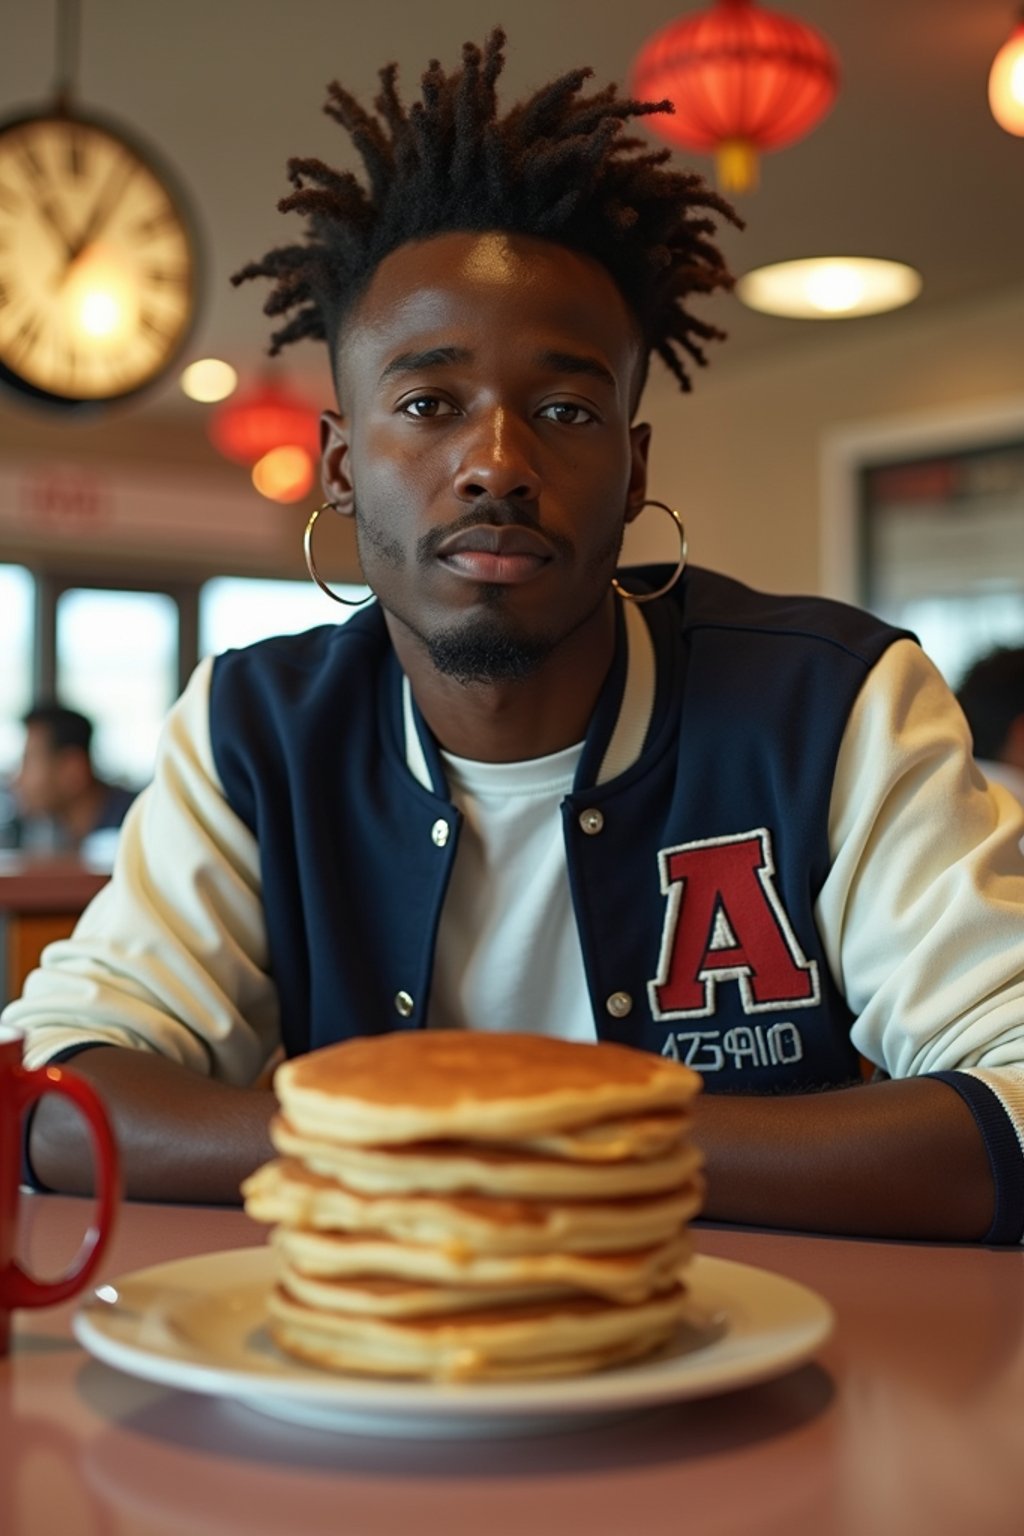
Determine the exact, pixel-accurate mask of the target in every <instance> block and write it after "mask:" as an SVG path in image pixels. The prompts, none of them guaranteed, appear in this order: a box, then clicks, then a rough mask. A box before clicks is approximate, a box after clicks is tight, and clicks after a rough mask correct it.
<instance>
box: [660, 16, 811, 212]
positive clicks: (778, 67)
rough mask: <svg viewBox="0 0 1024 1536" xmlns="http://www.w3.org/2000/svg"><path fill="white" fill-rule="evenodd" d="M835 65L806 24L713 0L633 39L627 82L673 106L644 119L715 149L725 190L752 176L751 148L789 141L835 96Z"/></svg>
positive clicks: (674, 139) (742, 185) (742, 187)
mask: <svg viewBox="0 0 1024 1536" xmlns="http://www.w3.org/2000/svg"><path fill="white" fill-rule="evenodd" d="M838 82H839V65H838V61H837V59H836V55H835V53H834V52H833V50H832V47H831V45H830V44H829V43H828V42H826V40H825V38H823V37H822V36H821V34H820V33H819V32H816V31H815V30H814V28H813V27H809V26H807V25H806V24H805V23H804V22H802V21H797V20H796V19H795V18H794V17H792V16H784V15H782V14H781V13H780V12H778V11H770V10H767V9H765V8H764V7H762V6H758V5H756V4H755V3H754V0H716V3H715V4H714V5H713V6H712V7H711V8H710V9H709V10H706V11H696V12H692V13H690V14H688V15H686V16H680V17H678V18H677V19H676V20H675V21H673V22H670V23H669V25H668V26H667V27H664V28H663V29H662V30H661V31H660V32H656V33H655V34H654V36H653V37H651V38H649V39H648V40H647V42H646V43H645V44H644V46H643V47H642V48H641V50H640V53H639V54H638V56H637V59H636V63H635V64H634V67H633V80H632V88H633V92H634V94H635V95H636V96H639V97H641V98H643V99H644V100H646V101H660V100H662V99H663V98H665V97H668V99H669V100H670V101H671V102H672V103H673V105H674V107H675V112H674V113H673V114H672V115H671V116H669V115H668V114H659V115H658V116H655V117H649V118H646V119H645V122H646V125H647V127H648V128H649V129H650V130H651V132H652V133H656V134H658V135H659V136H660V137H662V138H664V139H667V140H668V142H669V143H670V144H672V145H673V146H675V147H678V148H684V149H690V150H698V151H700V152H701V153H704V154H709V153H713V154H714V155H715V159H716V180H717V182H718V186H719V188H720V190H721V191H723V192H749V191H751V190H753V188H754V187H756V185H757V176H758V154H759V153H760V152H761V151H763V150H769V149H781V148H783V147H784V146H785V145H787V144H793V143H795V142H796V140H797V139H800V138H802V137H803V136H804V134H806V133H809V132H810V130H811V129H812V128H813V127H814V126H815V125H816V124H817V123H818V122H820V121H821V119H822V118H823V117H824V115H825V113H826V112H827V111H828V110H829V108H830V107H831V105H832V103H833V101H834V100H835V97H836V92H837V90H838Z"/></svg>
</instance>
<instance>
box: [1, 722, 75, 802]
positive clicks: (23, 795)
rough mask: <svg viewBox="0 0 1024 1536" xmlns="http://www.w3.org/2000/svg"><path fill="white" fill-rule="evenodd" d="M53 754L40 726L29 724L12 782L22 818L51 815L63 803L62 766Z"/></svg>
mask: <svg viewBox="0 0 1024 1536" xmlns="http://www.w3.org/2000/svg"><path fill="white" fill-rule="evenodd" d="M62 757H63V754H62V753H60V752H55V751H54V748H53V745H52V743H51V741H50V733H49V731H48V730H47V729H46V727H45V726H44V725H29V726H27V727H26V730H25V745H24V748H23V750H22V756H21V766H20V768H19V770H18V774H17V777H16V778H15V780H14V786H13V787H14V795H15V798H16V800H17V802H18V806H19V809H20V810H21V812H22V814H23V815H25V816H52V815H54V814H56V813H57V812H58V811H59V810H60V809H61V807H62V806H63V804H64V799H65V794H66V786H65V782H64V780H65V777H66V774H65V764H64V763H63V762H62Z"/></svg>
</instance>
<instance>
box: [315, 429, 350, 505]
mask: <svg viewBox="0 0 1024 1536" xmlns="http://www.w3.org/2000/svg"><path fill="white" fill-rule="evenodd" d="M349 466H350V459H349V445H348V422H347V421H346V419H345V417H344V416H339V415H338V413H337V411H324V412H322V414H321V416H320V483H321V485H322V486H323V489H324V496H325V498H326V499H327V500H328V501H329V502H330V503H331V505H332V506H333V507H334V510H335V511H336V512H340V513H341V514H342V515H343V516H344V517H351V516H352V514H353V512H354V511H355V488H354V486H353V484H352V477H351V472H350V467H349Z"/></svg>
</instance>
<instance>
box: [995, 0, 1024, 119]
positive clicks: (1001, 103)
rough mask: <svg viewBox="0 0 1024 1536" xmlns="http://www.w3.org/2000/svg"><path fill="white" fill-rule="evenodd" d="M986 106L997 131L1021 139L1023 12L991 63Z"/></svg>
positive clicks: (1022, 115) (1023, 79)
mask: <svg viewBox="0 0 1024 1536" xmlns="http://www.w3.org/2000/svg"><path fill="white" fill-rule="evenodd" d="M988 104H989V106H990V107H991V109H992V116H993V117H994V118H995V120H996V122H997V123H998V124H999V126H1000V128H1005V129H1006V131H1007V133H1014V134H1017V135H1018V136H1020V137H1024V10H1022V11H1021V15H1020V20H1019V21H1018V23H1017V25H1016V27H1014V29H1013V31H1012V32H1011V33H1010V35H1009V37H1008V38H1007V40H1006V42H1005V43H1004V44H1003V46H1002V47H1001V48H1000V50H999V52H998V53H997V54H996V56H995V58H994V59H993V61H992V69H991V71H990V72H989V77H988Z"/></svg>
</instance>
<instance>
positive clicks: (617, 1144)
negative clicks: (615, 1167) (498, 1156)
mask: <svg viewBox="0 0 1024 1536" xmlns="http://www.w3.org/2000/svg"><path fill="white" fill-rule="evenodd" d="M689 1129H690V1116H689V1115H688V1114H655V1115H627V1116H626V1117H625V1118H624V1119H618V1120H601V1121H599V1122H598V1123H597V1124H596V1125H581V1126H577V1127H576V1128H575V1129H574V1130H568V1131H549V1132H548V1133H547V1134H546V1135H542V1136H532V1137H530V1138H529V1140H520V1141H519V1142H517V1143H516V1145H518V1146H520V1147H522V1148H523V1150H524V1151H530V1152H540V1153H544V1154H546V1155H547V1156H548V1157H568V1158H572V1160H573V1161H574V1162H580V1163H590V1162H594V1163H617V1162H625V1161H626V1160H627V1159H629V1158H633V1157H660V1156H661V1154H662V1153H663V1152H667V1151H669V1149H670V1148H671V1147H674V1146H675V1145H676V1144H677V1143H678V1141H679V1140H680V1138H681V1137H682V1136H684V1135H686V1134H687V1133H688V1132H689Z"/></svg>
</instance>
